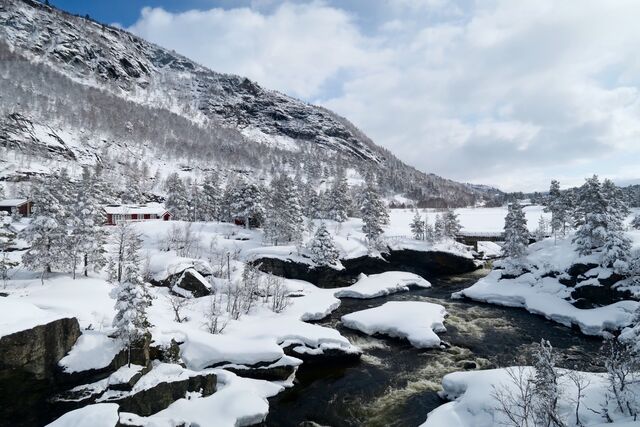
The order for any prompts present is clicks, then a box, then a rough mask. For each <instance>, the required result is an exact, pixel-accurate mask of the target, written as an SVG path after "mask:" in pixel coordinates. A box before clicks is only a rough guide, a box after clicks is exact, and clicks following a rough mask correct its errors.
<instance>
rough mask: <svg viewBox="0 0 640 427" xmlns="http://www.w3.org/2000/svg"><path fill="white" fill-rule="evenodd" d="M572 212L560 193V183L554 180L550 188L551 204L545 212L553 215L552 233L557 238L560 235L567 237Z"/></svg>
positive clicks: (549, 203)
mask: <svg viewBox="0 0 640 427" xmlns="http://www.w3.org/2000/svg"><path fill="white" fill-rule="evenodd" d="M570 210H571V209H570V207H569V205H568V203H567V198H566V197H565V196H564V195H563V194H562V193H561V192H560V182H558V181H556V180H555V179H554V180H553V181H551V187H550V188H549V202H548V204H547V206H546V207H545V212H550V213H551V232H552V233H553V235H554V237H555V238H557V237H558V235H560V236H564V235H566V232H567V223H568V222H569V217H570V214H569V213H570Z"/></svg>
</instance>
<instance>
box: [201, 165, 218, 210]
mask: <svg viewBox="0 0 640 427" xmlns="http://www.w3.org/2000/svg"><path fill="white" fill-rule="evenodd" d="M221 202H222V190H221V189H220V182H219V179H218V175H217V174H216V173H214V172H212V173H210V174H209V175H207V176H206V178H205V179H204V183H203V184H202V209H203V211H204V219H205V221H220V220H221V215H220V214H221V209H220V207H221V206H220V205H221Z"/></svg>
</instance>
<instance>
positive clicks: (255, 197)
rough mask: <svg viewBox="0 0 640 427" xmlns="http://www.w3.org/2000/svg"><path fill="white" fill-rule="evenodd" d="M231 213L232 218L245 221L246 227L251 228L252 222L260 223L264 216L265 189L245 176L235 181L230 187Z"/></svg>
mask: <svg viewBox="0 0 640 427" xmlns="http://www.w3.org/2000/svg"><path fill="white" fill-rule="evenodd" d="M229 194H230V198H231V200H230V203H231V205H230V214H231V217H232V219H235V218H238V219H241V220H242V221H244V225H245V227H246V228H251V223H252V222H253V223H255V224H257V225H260V224H261V223H262V221H263V218H264V201H263V199H264V197H263V191H262V189H261V188H260V187H259V186H258V184H256V183H254V182H250V181H248V180H246V179H244V178H241V179H239V180H238V181H237V182H235V183H233V188H231V189H230V192H229Z"/></svg>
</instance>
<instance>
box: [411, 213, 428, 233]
mask: <svg viewBox="0 0 640 427" xmlns="http://www.w3.org/2000/svg"><path fill="white" fill-rule="evenodd" d="M424 225H425V224H424V220H423V219H422V216H421V215H420V212H418V211H417V210H416V213H415V214H414V215H413V219H412V220H411V224H410V225H409V226H410V227H411V233H412V234H413V238H414V239H416V240H424V238H425V230H424Z"/></svg>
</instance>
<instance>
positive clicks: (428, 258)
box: [253, 249, 477, 288]
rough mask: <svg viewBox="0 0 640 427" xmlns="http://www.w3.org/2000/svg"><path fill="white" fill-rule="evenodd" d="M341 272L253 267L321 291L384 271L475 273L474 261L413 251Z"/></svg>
mask: <svg viewBox="0 0 640 427" xmlns="http://www.w3.org/2000/svg"><path fill="white" fill-rule="evenodd" d="M341 262H342V265H343V266H344V269H343V270H336V269H334V268H331V267H322V266H316V267H314V266H310V265H308V264H304V263H299V262H294V261H291V260H282V259H278V258H260V259H257V260H255V261H253V264H254V265H256V266H258V268H259V269H260V270H262V271H264V272H266V273H271V274H275V275H277V276H281V277H285V278H287V279H298V280H305V281H307V282H311V283H313V284H314V285H316V286H319V287H322V288H338V287H343V286H349V285H351V284H353V283H354V282H355V281H356V280H357V279H358V276H359V275H360V274H361V273H364V274H367V275H368V274H379V273H384V272H386V271H407V272H410V273H415V274H418V275H419V276H422V277H425V278H429V277H435V276H442V275H449V274H463V273H468V272H470V271H473V270H476V269H477V266H476V264H475V262H474V261H473V259H470V258H465V257H462V256H459V255H455V254H452V253H449V252H421V251H414V250H409V249H405V250H398V251H389V253H386V254H383V255H382V258H377V257H368V256H367V257H360V258H352V259H346V260H341Z"/></svg>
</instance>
